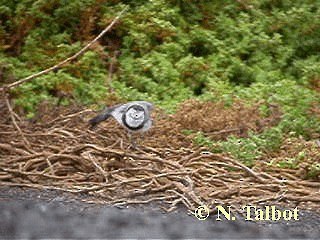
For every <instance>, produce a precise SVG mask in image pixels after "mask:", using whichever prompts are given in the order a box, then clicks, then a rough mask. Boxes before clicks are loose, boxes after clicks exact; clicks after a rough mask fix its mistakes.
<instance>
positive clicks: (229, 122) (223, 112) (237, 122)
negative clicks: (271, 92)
mask: <svg viewBox="0 0 320 240" xmlns="http://www.w3.org/2000/svg"><path fill="white" fill-rule="evenodd" d="M262 104H263V102H258V103H256V104H254V105H251V106H247V105H246V104H245V103H244V102H242V101H241V100H237V99H236V100H234V102H233V104H232V106H231V107H226V106H225V104H224V103H223V102H218V103H213V102H206V103H203V102H200V101H197V100H189V101H186V102H184V103H183V104H181V105H180V107H179V109H178V111H177V114H176V115H175V119H176V122H177V123H178V124H180V125H181V127H182V129H190V130H193V131H202V132H203V133H204V134H205V135H206V136H208V137H210V138H211V139H215V140H219V139H225V138H226V137H228V136H230V135H231V134H232V135H235V136H238V137H246V136H247V134H248V132H249V131H250V130H251V131H254V132H261V131H262V130H263V129H265V128H266V127H271V126H274V125H276V124H277V123H278V122H279V120H280V118H281V111H280V109H279V107H278V106H276V105H269V106H268V110H269V114H268V116H266V117H263V116H261V113H260V110H259V108H260V107H261V105H262Z"/></svg>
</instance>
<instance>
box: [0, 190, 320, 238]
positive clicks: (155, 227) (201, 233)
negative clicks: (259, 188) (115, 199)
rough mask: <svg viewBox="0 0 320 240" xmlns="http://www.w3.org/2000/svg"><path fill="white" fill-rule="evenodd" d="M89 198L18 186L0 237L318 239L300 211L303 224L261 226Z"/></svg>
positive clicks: (0, 200)
mask: <svg viewBox="0 0 320 240" xmlns="http://www.w3.org/2000/svg"><path fill="white" fill-rule="evenodd" d="M83 200H89V198H88V196H87V195H73V194H69V193H64V192H60V191H52V190H50V191H49V190H41V191H39V190H32V189H24V188H16V187H10V188H9V187H1V188H0V212H1V219H0V238H7V239H9V238H15V239H22V238H23V239H38V238H63V239H66V238H77V239H79V238H82V239H88V238H148V239H150V238H216V239H220V238H233V239H235V238H237V239H240V238H241V239H248V238H259V239H262V238H278V239H279V238H280V239H293V238H299V239H302V238H304V239H305V238H314V239H318V238H319V237H320V229H319V226H320V215H319V214H316V213H311V212H307V211H300V215H299V216H300V219H301V220H300V221H286V222H284V221H280V222H273V223H271V222H269V223H262V224H261V223H259V224H257V223H256V222H248V221H244V220H237V221H227V220H222V221H220V222H218V221H216V220H215V217H214V216H210V217H209V218H208V219H207V220H205V221H199V220H197V219H196V218H195V217H194V216H192V215H191V216H190V215H187V214H186V213H187V211H186V210H185V209H184V208H180V209H179V210H178V211H175V212H172V213H163V212H162V211H160V210H159V208H158V207H157V206H151V205H143V207H142V206H137V207H129V208H122V209H120V208H116V207H112V206H108V205H102V204H90V203H85V202H83Z"/></svg>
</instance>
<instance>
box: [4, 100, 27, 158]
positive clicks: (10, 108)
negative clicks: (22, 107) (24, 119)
mask: <svg viewBox="0 0 320 240" xmlns="http://www.w3.org/2000/svg"><path fill="white" fill-rule="evenodd" d="M5 101H6V105H7V108H8V110H9V113H10V118H11V121H12V123H13V125H14V127H15V128H16V129H17V130H18V132H19V134H20V135H21V137H22V140H23V142H24V143H25V145H26V147H27V149H28V150H29V151H30V152H33V151H32V150H31V146H30V143H29V142H28V140H27V139H26V137H25V136H24V134H23V132H22V130H21V128H20V127H19V125H18V124H17V122H16V119H15V117H14V112H13V110H12V107H11V105H10V102H9V99H8V97H7V96H6V97H5Z"/></svg>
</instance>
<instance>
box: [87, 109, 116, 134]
mask: <svg viewBox="0 0 320 240" xmlns="http://www.w3.org/2000/svg"><path fill="white" fill-rule="evenodd" d="M121 105H122V104H117V105H115V106H112V107H107V108H105V109H104V110H103V111H102V112H101V113H99V114H98V115H97V116H95V117H94V118H92V119H90V120H89V124H90V129H93V128H94V127H95V126H97V125H98V124H99V123H100V122H102V121H104V120H107V119H108V118H109V117H111V116H112V112H113V111H114V110H115V109H116V108H118V107H120V106H121Z"/></svg>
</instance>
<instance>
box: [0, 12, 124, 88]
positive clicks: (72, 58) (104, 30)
mask: <svg viewBox="0 0 320 240" xmlns="http://www.w3.org/2000/svg"><path fill="white" fill-rule="evenodd" d="M127 9H128V7H125V8H124V9H123V10H122V11H121V12H120V13H119V15H118V16H117V17H116V18H115V19H113V21H112V22H111V23H110V24H109V25H108V26H107V27H106V28H105V29H103V31H102V32H101V33H100V34H99V35H98V36H96V37H95V38H94V39H93V40H92V41H91V42H89V43H88V44H87V45H86V46H84V47H83V48H82V49H81V50H80V51H79V52H77V53H76V54H74V55H72V56H71V57H68V58H67V59H65V60H63V61H62V62H59V63H58V64H56V65H54V66H52V67H50V68H47V69H45V70H43V71H41V72H38V73H35V74H32V75H30V76H28V77H25V78H22V79H20V80H18V81H16V82H13V83H11V84H8V85H6V86H4V87H2V88H0V90H2V91H7V90H9V89H11V88H13V87H16V86H19V85H21V84H22V83H24V82H27V81H30V80H32V79H34V78H36V77H39V76H41V75H44V74H47V73H49V72H51V71H53V70H56V69H58V68H60V67H62V66H63V65H64V64H66V63H68V62H70V61H72V60H74V59H76V58H78V57H79V56H80V55H82V54H83V53H84V52H85V51H86V50H87V49H88V48H90V47H91V46H92V45H93V44H94V43H95V42H96V41H98V40H99V39H100V38H101V37H102V36H103V35H104V34H105V33H106V32H108V31H109V30H110V29H111V28H112V27H113V26H114V25H115V24H116V22H118V20H119V18H120V16H121V15H122V14H123V13H124V12H125V11H127Z"/></svg>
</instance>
